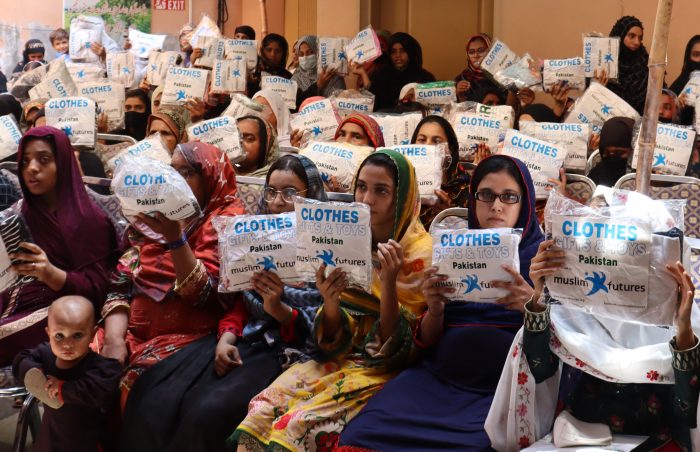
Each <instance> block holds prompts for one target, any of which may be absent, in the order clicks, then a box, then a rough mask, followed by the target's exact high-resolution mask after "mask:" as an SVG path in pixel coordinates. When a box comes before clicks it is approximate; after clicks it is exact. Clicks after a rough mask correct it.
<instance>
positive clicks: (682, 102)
mask: <svg viewBox="0 0 700 452" xmlns="http://www.w3.org/2000/svg"><path fill="white" fill-rule="evenodd" d="M678 106H679V107H681V108H685V107H692V105H688V95H687V94H686V93H681V95H680V96H678Z"/></svg>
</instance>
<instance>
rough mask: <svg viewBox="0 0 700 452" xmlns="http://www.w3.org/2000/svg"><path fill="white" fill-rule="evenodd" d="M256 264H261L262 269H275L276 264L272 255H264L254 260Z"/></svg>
mask: <svg viewBox="0 0 700 452" xmlns="http://www.w3.org/2000/svg"><path fill="white" fill-rule="evenodd" d="M256 263H257V264H258V265H262V267H263V270H277V265H276V264H275V261H274V259H273V258H272V256H266V257H263V258H262V259H260V260H259V261H257V262H256Z"/></svg>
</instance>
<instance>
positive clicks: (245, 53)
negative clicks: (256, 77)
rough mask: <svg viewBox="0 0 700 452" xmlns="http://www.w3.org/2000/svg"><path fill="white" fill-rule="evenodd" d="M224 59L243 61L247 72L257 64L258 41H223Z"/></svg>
mask: <svg viewBox="0 0 700 452" xmlns="http://www.w3.org/2000/svg"><path fill="white" fill-rule="evenodd" d="M224 57H225V58H226V59H227V60H243V61H245V62H246V66H247V68H248V70H249V71H253V70H254V69H255V66H256V65H257V64H258V41H255V40H252V39H224Z"/></svg>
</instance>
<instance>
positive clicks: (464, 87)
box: [456, 80, 472, 97]
mask: <svg viewBox="0 0 700 452" xmlns="http://www.w3.org/2000/svg"><path fill="white" fill-rule="evenodd" d="M471 87H472V85H471V83H469V82H468V81H466V80H460V81H458V82H457V86H456V89H457V96H458V97H459V96H464V95H465V94H467V91H469V89H470V88H471Z"/></svg>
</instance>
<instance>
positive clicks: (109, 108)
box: [78, 82, 125, 130]
mask: <svg viewBox="0 0 700 452" xmlns="http://www.w3.org/2000/svg"><path fill="white" fill-rule="evenodd" d="M78 93H79V94H80V95H81V96H84V97H87V98H88V99H92V100H93V101H94V102H95V103H96V104H97V109H98V110H99V112H100V113H104V114H106V115H107V126H108V129H109V130H115V129H123V128H124V100H125V99H124V97H125V92H124V85H122V84H121V83H115V82H91V83H79V84H78Z"/></svg>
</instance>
